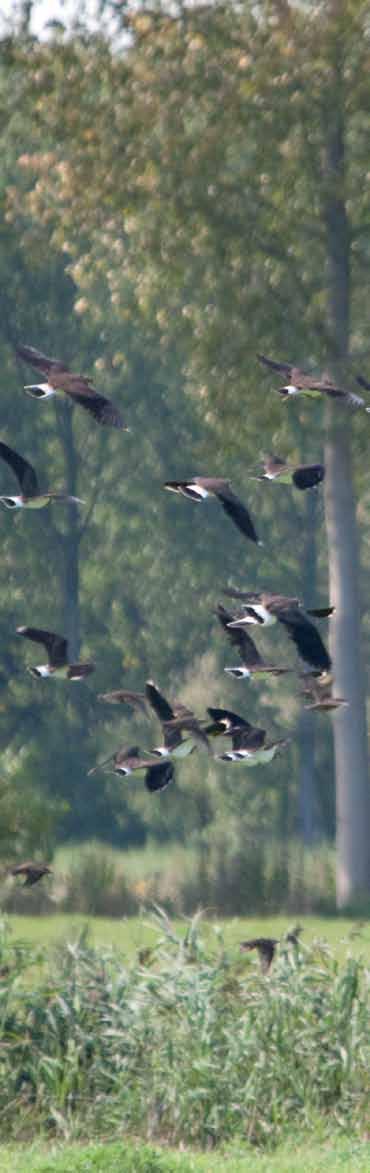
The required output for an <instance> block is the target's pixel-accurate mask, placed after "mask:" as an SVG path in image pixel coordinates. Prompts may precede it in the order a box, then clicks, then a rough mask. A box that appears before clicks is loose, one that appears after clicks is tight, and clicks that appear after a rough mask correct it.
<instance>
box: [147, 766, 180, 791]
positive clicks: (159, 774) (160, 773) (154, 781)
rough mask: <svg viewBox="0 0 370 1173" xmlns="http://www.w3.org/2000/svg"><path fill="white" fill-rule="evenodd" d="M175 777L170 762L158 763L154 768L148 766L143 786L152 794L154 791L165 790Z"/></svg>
mask: <svg viewBox="0 0 370 1173" xmlns="http://www.w3.org/2000/svg"><path fill="white" fill-rule="evenodd" d="M174 777H175V770H174V767H173V764H172V762H170V761H165V762H159V763H158V765H156V766H150V767H149V770H147V773H146V775H145V785H146V788H147V790H149V791H150V793H151V794H153V793H154V792H155V791H156V790H165V788H166V786H169V784H170V782H173V779H174Z"/></svg>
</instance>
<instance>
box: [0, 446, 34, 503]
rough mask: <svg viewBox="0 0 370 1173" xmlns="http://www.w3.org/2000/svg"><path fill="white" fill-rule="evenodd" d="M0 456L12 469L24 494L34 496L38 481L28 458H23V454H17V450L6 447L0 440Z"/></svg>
mask: <svg viewBox="0 0 370 1173" xmlns="http://www.w3.org/2000/svg"><path fill="white" fill-rule="evenodd" d="M0 457H1V459H2V460H5V461H6V463H7V464H9V465H10V468H11V469H13V472H14V474H15V476H16V478H17V481H18V484H19V486H20V489H21V492H22V493H23V494H24V496H25V497H35V496H36V495H37V493H38V491H39V483H38V480H37V476H36V473H35V470H34V468H32V464H29V463H28V460H24V459H23V456H19V454H18V452H14V450H13V448H8V445H7V444H3V443H2V442H0Z"/></svg>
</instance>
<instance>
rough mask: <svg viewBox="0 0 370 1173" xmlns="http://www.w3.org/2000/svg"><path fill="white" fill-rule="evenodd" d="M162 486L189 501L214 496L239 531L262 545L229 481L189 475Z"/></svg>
mask: <svg viewBox="0 0 370 1173" xmlns="http://www.w3.org/2000/svg"><path fill="white" fill-rule="evenodd" d="M163 487H164V488H165V489H169V491H170V492H171V493H179V494H180V495H181V496H182V497H189V499H190V501H205V500H206V498H207V497H210V496H211V497H212V496H213V497H216V498H217V500H218V501H219V502H220V505H222V508H223V510H224V511H225V513H227V514H228V517H230V518H231V521H233V522H234V525H236V526H237V528H238V529H239V530H240V531H241V533H242V534H244V535H245V537H247V538H249V539H250V541H251V542H256V543H257V545H258V546H261V545H262V542H260V541H259V538H258V535H257V533H256V530H255V527H254V524H253V521H252V518H251V516H250V513H249V511H248V509H247V508H246V506H245V505H243V503H242V501H240V500H239V497H237V496H236V494H235V493H234V492H233V490H232V488H231V486H230V482H229V481H227V480H224V479H223V478H222V477H190V478H189V480H187V481H166V483H165V484H164V486H163Z"/></svg>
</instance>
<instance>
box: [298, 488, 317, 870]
mask: <svg viewBox="0 0 370 1173" xmlns="http://www.w3.org/2000/svg"><path fill="white" fill-rule="evenodd" d="M317 501H318V498H317V492H316V491H314V492H311V491H310V492H309V493H307V499H306V501H305V518H304V528H305V541H304V549H303V581H302V598H303V602H304V604H305V606H306V607H309V606H312V605H313V603H312V600H314V598H315V589H316V525H317ZM298 744H299V800H298V801H299V813H298V818H299V832H300V835H301V837H302V839H303V843H304V845H305V847H309V846H310V845H311V844H312V841H313V838H314V831H315V826H314V822H315V715H314V713H310V712H306V711H305V709H304V708H302V711H301V714H300V718H299V724H298Z"/></svg>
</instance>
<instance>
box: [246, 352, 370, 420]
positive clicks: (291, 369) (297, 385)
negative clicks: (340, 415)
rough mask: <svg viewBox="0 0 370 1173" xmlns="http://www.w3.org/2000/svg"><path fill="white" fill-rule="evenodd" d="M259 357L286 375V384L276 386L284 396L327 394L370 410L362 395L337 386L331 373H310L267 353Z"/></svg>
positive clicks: (347, 403) (312, 396) (316, 396)
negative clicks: (276, 359) (268, 356)
mask: <svg viewBox="0 0 370 1173" xmlns="http://www.w3.org/2000/svg"><path fill="white" fill-rule="evenodd" d="M257 358H258V359H259V362H261V363H263V364H264V366H265V367H268V369H269V370H272V371H276V372H277V373H279V374H280V373H281V374H282V375H284V377H285V379H286V383H285V385H284V386H283V387H275V391H277V393H278V395H282V396H283V398H289V396H296V395H306V396H309V397H311V398H314V399H319V398H320V396H321V395H326V396H327V397H328V398H329V399H336V400H337V401H338V402H340V403H343V404H345V405H346V406H347V407H353V408H358V407H364V408H365V411H370V407H366V404H365V400H364V399H362V398H361V396H360V395H354V393H353V391H348V390H346V389H344V388H343V387H337V385H336V383H333V381H332V379H331V378H330V376H329V375H326V374H324V375H321V377H320V376H317V375H314V374H310V372H308V371H302V370H301V368H300V367H297V366H295V365H294V363H288V362H275V360H274V359H272V358H267V357H266V355H265V354H258V355H257ZM357 382H361V386H366V382H365V380H362V381H361V380H360V379H359V378H358V379H357ZM369 389H370V388H369Z"/></svg>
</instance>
